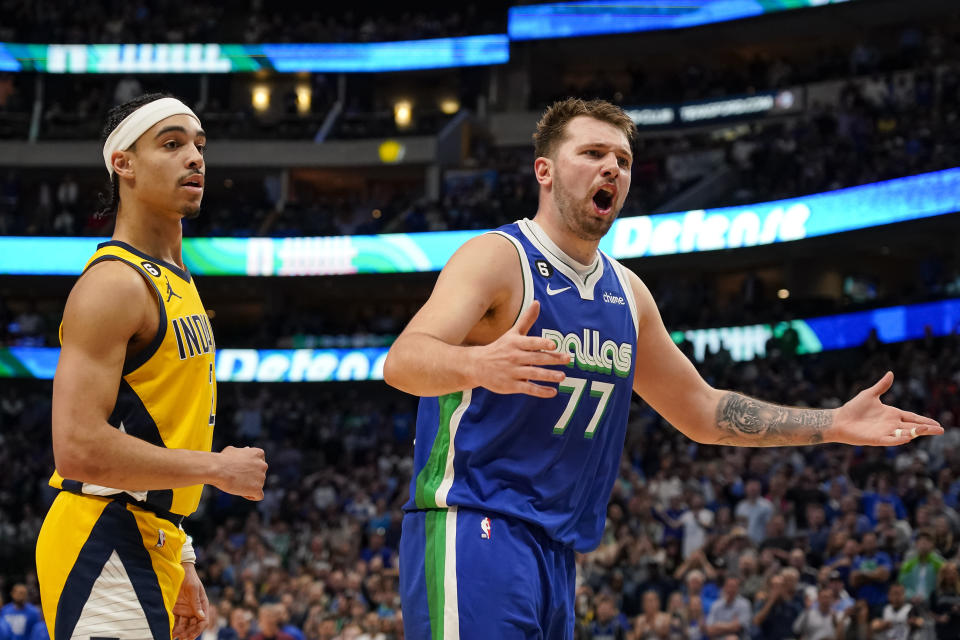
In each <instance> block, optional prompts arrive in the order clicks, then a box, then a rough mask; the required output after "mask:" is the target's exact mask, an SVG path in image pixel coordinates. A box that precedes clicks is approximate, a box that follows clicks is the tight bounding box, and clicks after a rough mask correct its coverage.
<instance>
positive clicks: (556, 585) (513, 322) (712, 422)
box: [384, 99, 943, 640]
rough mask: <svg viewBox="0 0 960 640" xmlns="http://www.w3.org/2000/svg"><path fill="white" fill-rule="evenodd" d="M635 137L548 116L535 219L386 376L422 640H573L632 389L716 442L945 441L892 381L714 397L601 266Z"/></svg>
mask: <svg viewBox="0 0 960 640" xmlns="http://www.w3.org/2000/svg"><path fill="white" fill-rule="evenodd" d="M634 135H635V127H634V125H633V123H632V122H631V120H630V119H629V117H628V116H627V115H626V114H625V113H624V112H623V111H622V110H621V109H620V108H618V107H616V106H614V105H612V104H609V103H607V102H603V101H592V102H584V101H582V100H577V99H568V100H566V101H563V102H559V103H557V104H555V105H553V106H552V107H551V108H550V109H548V110H547V112H546V113H545V114H544V115H543V117H542V119H541V120H540V122H539V123H538V125H537V132H536V134H535V135H534V141H535V147H536V156H537V159H536V161H535V163H534V171H535V175H536V179H537V181H538V182H539V184H540V200H539V208H538V210H537V212H536V216H535V217H534V218H533V219H532V220H528V219H524V220H520V221H518V222H515V223H513V224H508V225H506V226H504V227H501V228H500V229H497V230H496V231H493V232H490V233H487V234H483V235H481V236H479V237H477V238H474V239H472V240H470V241H469V242H467V243H466V244H465V245H464V246H463V247H461V248H460V249H459V250H458V251H457V253H456V254H455V255H454V256H453V257H452V258H451V259H450V261H449V262H448V263H447V265H446V266H445V267H444V269H443V271H442V272H441V273H440V276H439V278H438V280H437V283H436V286H435V288H434V291H433V293H432V294H431V296H430V299H429V300H428V301H427V302H426V304H425V305H424V306H423V308H422V309H421V310H420V311H419V312H418V313H417V314H416V316H415V317H414V318H413V319H412V320H411V321H410V323H409V325H408V326H407V327H406V329H405V330H404V331H403V333H402V334H401V335H400V336H399V338H398V339H397V340H396V342H395V343H394V345H393V347H392V348H391V349H390V353H389V355H388V357H387V360H386V363H385V365H384V378H385V379H386V381H387V382H388V383H389V384H391V385H393V386H394V387H397V388H399V389H401V390H403V391H406V392H408V393H412V394H415V395H418V396H421V397H422V399H421V401H420V408H419V411H418V415H417V431H416V444H415V453H414V462H415V468H414V477H413V480H412V482H411V486H410V499H409V501H408V502H407V503H406V505H405V507H404V509H405V512H406V513H405V515H404V520H403V534H402V537H401V542H400V582H401V596H402V599H403V621H404V626H405V630H406V637H407V638H408V640H441V639H443V640H453V639H456V638H464V639H465V640H481V639H482V640H487V639H489V638H497V639H498V640H513V639H519V638H545V639H549V640H569V639H570V638H572V637H573V625H574V608H573V604H574V578H575V568H574V552H575V551H579V552H585V551H589V550H591V549H593V548H595V547H596V546H597V544H598V542H599V541H600V537H601V534H602V532H603V527H604V520H605V514H606V508H607V503H608V500H609V497H610V491H611V488H612V486H613V483H614V481H615V479H616V476H617V469H618V467H619V462H620V457H621V453H622V449H623V443H624V436H625V430H626V423H627V413H628V409H629V405H630V397H631V393H633V392H636V393H638V394H639V395H641V396H642V397H643V398H644V400H646V401H647V402H648V403H649V404H650V405H651V406H652V407H653V408H654V409H656V410H657V411H658V412H659V413H660V414H661V415H662V416H663V417H664V418H666V420H667V421H668V422H670V424H672V425H674V426H675V427H676V428H677V429H679V430H680V431H681V432H683V433H684V434H685V435H687V436H689V437H690V438H691V439H693V440H695V441H697V442H701V443H708V444H727V445H735V446H781V445H809V444H816V443H820V442H841V443H849V444H857V445H899V444H903V443H906V442H909V441H910V440H911V439H912V438H915V437H917V436H920V435H935V434H940V433H942V432H943V430H942V429H941V428H940V426H939V425H938V424H937V423H936V422H935V421H933V420H930V419H928V418H925V417H922V416H918V415H915V414H912V413H907V412H905V411H901V410H899V409H896V408H894V407H890V406H886V405H884V404H882V403H881V402H880V396H881V395H882V394H883V393H884V392H886V391H887V390H888V389H889V388H890V385H891V383H892V380H893V375H892V374H891V373H887V374H886V375H885V376H884V377H883V378H882V379H881V380H880V381H879V382H878V383H877V384H875V385H874V386H873V387H872V388H870V389H867V390H865V391H863V392H861V393H859V394H858V395H857V396H856V397H854V398H853V399H852V400H850V401H849V402H847V403H846V404H845V405H843V406H842V407H841V408H839V409H834V410H815V409H802V408H793V407H783V406H777V405H773V404H769V403H766V402H763V401H760V400H756V399H753V398H748V397H746V396H743V395H740V394H738V393H735V392H732V391H722V390H718V389H713V388H711V387H710V386H709V385H708V384H707V383H706V382H705V381H704V380H703V379H702V378H701V377H700V375H699V374H698V373H697V371H696V369H695V368H694V367H693V365H692V364H691V363H690V361H689V360H688V359H687V358H686V357H685V356H684V355H683V354H682V353H681V352H680V350H679V349H678V348H677V347H676V346H675V344H674V343H673V340H671V338H670V336H669V334H668V333H667V331H666V329H665V328H664V326H663V322H662V321H661V319H660V315H659V313H658V311H657V307H656V304H655V303H654V300H653V298H652V297H651V295H650V292H649V291H648V290H647V287H646V286H645V285H644V284H643V282H642V281H641V280H640V278H639V277H637V275H636V274H634V273H632V272H631V271H629V270H627V269H625V268H624V267H623V266H622V265H620V264H619V263H617V261H615V260H613V259H611V258H610V257H609V256H606V255H604V254H603V253H601V252H599V251H598V249H597V247H598V243H599V241H600V239H601V238H602V237H603V235H604V234H605V233H606V232H607V230H608V229H609V228H610V225H611V224H612V223H613V220H614V219H615V218H616V216H617V214H618V212H619V211H620V208H621V207H622V206H623V202H624V200H625V199H626V197H627V192H628V191H629V189H630V167H631V161H632V155H631V141H632V139H633V137H634Z"/></svg>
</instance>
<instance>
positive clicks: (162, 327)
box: [83, 255, 167, 376]
mask: <svg viewBox="0 0 960 640" xmlns="http://www.w3.org/2000/svg"><path fill="white" fill-rule="evenodd" d="M106 260H116V261H118V262H122V263H124V264H126V265H129V266H130V268H132V269H133V270H134V271H136V272H137V273H139V274H140V275H141V276H142V277H143V279H144V280H146V281H147V284H149V285H150V286H151V287H152V288H153V292H154V293H156V294H157V307H158V308H159V309H160V318H159V321H160V324H159V325H158V326H157V333H156V335H154V336H153V340H151V341H150V343H149V344H148V345H147V346H146V347H144V349H143V350H142V351H141V352H140V353H138V354H137V355H135V356H133V357H132V358H130V359H129V360H127V361H125V362H124V363H123V373H122V375H124V376H126V375H129V374H131V373H133V372H134V371H136V370H137V369H139V368H140V367H142V366H143V365H144V364H146V363H147V361H148V360H149V359H150V358H152V357H153V355H154V354H155V353H156V352H157V350H158V349H159V348H160V345H161V344H162V343H163V338H164V337H165V336H166V334H167V308H166V306H165V305H164V304H163V295H161V293H160V290H159V289H157V285H156V284H154V282H153V280H152V279H151V278H150V275H149V274H148V273H147V272H146V271H144V270H143V269H142V268H140V267H139V266H137V265H135V264H134V263H132V262H130V261H129V260H126V259H125V258H121V257H120V256H114V255H106V256H100V257H99V258H97V259H96V260H93V261H91V262H90V264H88V265H87V268H86V269H84V270H83V271H84V273H86V272H87V270H88V269H90V267H92V266H93V265H95V264H98V263H100V262H104V261H106Z"/></svg>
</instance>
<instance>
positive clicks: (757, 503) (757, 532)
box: [735, 480, 773, 544]
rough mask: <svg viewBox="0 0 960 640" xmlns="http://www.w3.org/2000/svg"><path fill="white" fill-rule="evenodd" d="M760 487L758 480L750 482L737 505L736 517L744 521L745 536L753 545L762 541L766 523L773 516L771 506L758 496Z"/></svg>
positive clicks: (767, 501)
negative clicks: (747, 536)
mask: <svg viewBox="0 0 960 640" xmlns="http://www.w3.org/2000/svg"><path fill="white" fill-rule="evenodd" d="M760 490H761V485H760V481H759V480H750V481H748V482H747V486H746V496H745V497H744V499H743V500H741V501H740V502H739V503H738V504H737V509H736V512H735V513H736V516H737V518H743V519H744V520H745V523H744V524H745V526H746V527H747V535H749V536H750V539H751V540H752V541H753V542H754V544H760V543H762V542H763V540H764V536H765V535H766V530H767V522H768V521H769V520H770V517H771V516H773V504H771V502H770V501H769V500H767V499H766V498H764V497H763V496H762V495H760Z"/></svg>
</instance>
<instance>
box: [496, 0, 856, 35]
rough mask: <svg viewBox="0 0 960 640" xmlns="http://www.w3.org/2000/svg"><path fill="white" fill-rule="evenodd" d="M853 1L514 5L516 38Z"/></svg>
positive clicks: (611, 0) (605, 0)
mask: <svg viewBox="0 0 960 640" xmlns="http://www.w3.org/2000/svg"><path fill="white" fill-rule="evenodd" d="M847 1H849V0H637V1H635V2H622V1H619V0H585V1H583V2H556V3H552V4H533V5H525V6H520V7H511V8H510V11H509V14H508V22H507V32H508V33H509V35H510V39H511V40H536V39H541V38H571V37H575V36H595V35H601V34H613V33H635V32H638V31H658V30H662V29H683V28H685V27H696V26H700V25H705V24H711V23H714V22H726V21H729V20H739V19H741V18H751V17H754V16H760V15H764V14H767V13H776V12H778V11H784V10H787V9H802V8H806V7H818V6H822V5H826V4H838V3H840V2H847Z"/></svg>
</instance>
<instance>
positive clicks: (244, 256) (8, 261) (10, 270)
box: [0, 168, 960, 276]
mask: <svg viewBox="0 0 960 640" xmlns="http://www.w3.org/2000/svg"><path fill="white" fill-rule="evenodd" d="M956 211H960V168H954V169H946V170H944V171H937V172H934V173H925V174H921V175H917V176H910V177H907V178H897V179H895V180H887V181H885V182H877V183H873V184H867V185H861V186H859V187H851V188H848V189H839V190H837V191H828V192H826V193H818V194H814V195H809V196H802V197H799V198H790V199H787V200H777V201H774V202H764V203H759V204H754V205H746V206H742V207H726V208H722V209H708V210H697V211H684V212H680V213H664V214H658V215H653V216H635V217H630V218H621V219H620V220H617V221H616V222H614V224H613V227H611V229H610V232H609V233H607V235H606V236H605V237H604V238H603V240H602V241H601V242H600V249H601V250H602V251H604V252H606V253H607V254H608V255H611V256H613V257H614V258H639V257H643V256H658V255H670V254H676V253H690V252H694V251H710V250H715V249H736V248H739V247H750V246H758V245H768V244H774V243H777V242H787V241H791V240H801V239H803V238H811V237H815V236H822V235H827V234H831V233H839V232H842V231H851V230H854V229H864V228H867V227H873V226H878V225H884V224H892V223H895V222H904V221H907V220H916V219H919V218H927V217H930V216H937V215H942V214H946V213H953V212H956ZM531 213H533V212H531ZM479 233H482V232H479V231H438V232H428V233H409V234H404V233H397V234H384V235H377V236H369V235H368V236H364V235H359V236H332V237H317V238H186V239H184V242H183V259H184V262H185V263H186V265H187V268H188V269H190V271H191V272H193V273H196V274H197V275H233V276H242V275H247V276H317V275H335V274H347V273H403V272H412V271H438V270H440V269H441V268H443V265H444V264H446V262H447V260H449V259H450V256H452V255H453V253H454V251H456V250H457V249H458V248H459V247H460V246H461V245H462V244H463V243H464V242H466V241H467V240H469V239H470V238H472V237H474V236H475V235H478V234H479ZM102 241H103V238H41V237H19V236H18V237H13V236H0V274H15V275H75V274H79V273H80V270H81V269H82V267H83V265H84V264H86V261H87V259H88V258H89V257H90V255H91V254H92V253H93V252H94V251H95V250H96V245H97V243H98V242H102Z"/></svg>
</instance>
